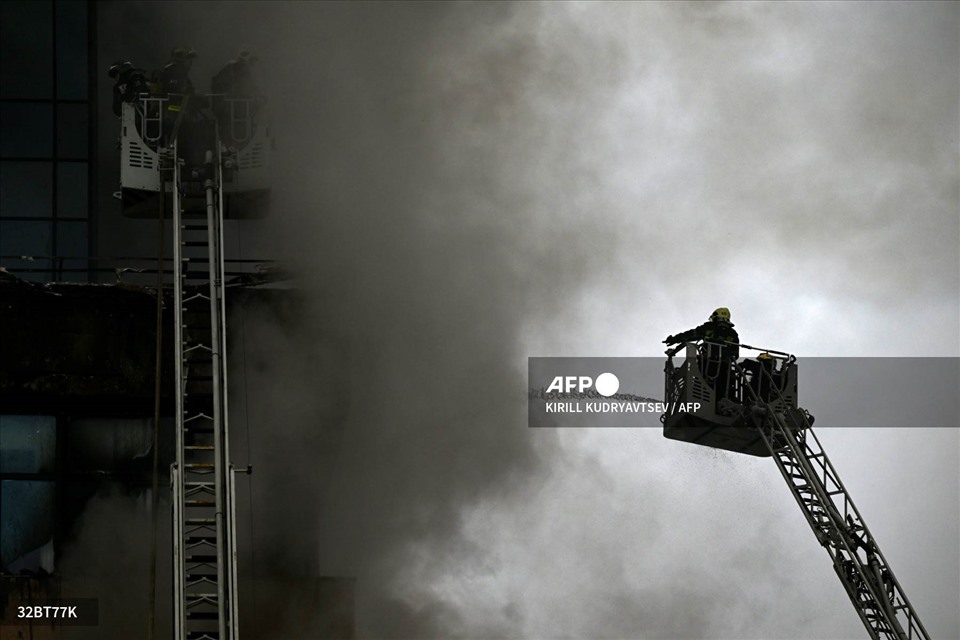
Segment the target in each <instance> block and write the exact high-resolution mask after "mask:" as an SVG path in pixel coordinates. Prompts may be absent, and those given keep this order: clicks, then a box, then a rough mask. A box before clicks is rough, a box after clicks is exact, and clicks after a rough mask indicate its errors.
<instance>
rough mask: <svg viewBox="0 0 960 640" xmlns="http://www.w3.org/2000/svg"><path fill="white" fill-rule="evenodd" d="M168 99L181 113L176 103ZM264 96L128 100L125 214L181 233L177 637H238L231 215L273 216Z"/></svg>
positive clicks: (174, 471)
mask: <svg viewBox="0 0 960 640" xmlns="http://www.w3.org/2000/svg"><path fill="white" fill-rule="evenodd" d="M171 100H173V101H174V102H175V104H176V105H177V109H168V106H169V104H170V101H171ZM260 102H261V101H260V100H257V99H254V98H249V99H241V98H231V97H228V96H225V95H222V94H214V95H193V94H191V95H189V96H171V95H165V96H157V95H148V94H141V95H140V96H139V97H138V99H137V100H136V101H131V102H127V103H124V104H123V105H122V112H121V137H120V148H121V192H120V193H119V194H118V196H119V197H120V199H121V201H122V203H123V211H124V214H125V215H127V216H130V217H156V216H157V215H164V216H165V215H167V214H169V215H170V217H171V219H172V227H173V234H174V237H173V270H172V271H173V282H172V288H173V301H174V307H175V314H174V315H175V319H176V320H175V327H174V348H175V354H174V369H175V375H176V458H175V461H174V462H173V464H172V465H171V470H170V484H171V492H172V507H173V519H172V520H173V588H174V601H173V611H174V621H173V623H174V624H173V627H174V637H175V639H176V640H237V638H238V595H237V594H238V592H237V539H236V504H235V493H236V492H235V475H236V473H237V471H236V470H235V469H234V467H233V464H232V463H231V458H230V432H229V420H228V410H227V408H228V402H227V387H228V385H227V345H226V310H225V282H226V273H225V268H224V262H225V260H224V245H223V236H224V233H223V232H224V220H225V219H226V218H228V217H241V218H243V217H260V216H261V215H263V214H264V212H265V206H266V203H267V197H268V195H269V189H268V183H267V175H266V171H267V169H268V159H269V154H268V151H269V149H270V144H269V132H268V130H267V128H266V127H265V126H263V125H261V124H259V122H258V115H257V114H258V113H259V106H260ZM247 471H249V469H248V470H247Z"/></svg>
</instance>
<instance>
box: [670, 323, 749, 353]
mask: <svg viewBox="0 0 960 640" xmlns="http://www.w3.org/2000/svg"><path fill="white" fill-rule="evenodd" d="M693 340H707V341H709V342H719V343H722V344H724V345H729V346H726V347H724V348H723V358H725V359H727V358H729V359H731V360H736V359H737V358H739V357H740V336H739V335H738V334H737V330H736V329H734V328H733V323H732V322H726V321H723V320H709V321H707V322H704V323H703V324H702V325H700V326H699V327H697V328H696V329H690V330H688V331H684V332H683V333H678V334H677V335H675V336H668V337H667V339H666V340H664V342H665V343H667V344H678V343H680V342H691V341H693Z"/></svg>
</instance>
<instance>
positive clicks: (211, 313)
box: [161, 124, 237, 640]
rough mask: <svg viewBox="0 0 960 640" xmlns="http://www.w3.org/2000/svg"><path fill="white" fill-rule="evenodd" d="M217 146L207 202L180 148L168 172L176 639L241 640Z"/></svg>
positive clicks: (170, 157) (203, 173)
mask: <svg viewBox="0 0 960 640" xmlns="http://www.w3.org/2000/svg"><path fill="white" fill-rule="evenodd" d="M213 126H216V125H215V124H214V125H213ZM213 146H214V149H211V150H209V151H207V153H206V162H205V164H204V166H203V167H201V168H199V177H200V178H202V179H203V197H198V195H197V194H194V193H190V194H188V193H187V192H186V184H185V181H184V176H183V171H184V166H183V160H182V159H180V157H179V153H178V142H177V141H176V140H174V142H173V144H172V145H171V146H170V147H169V148H168V149H167V150H165V151H164V164H163V166H164V167H165V168H166V170H165V171H164V172H163V173H165V174H167V175H169V180H170V183H171V185H172V188H171V190H170V195H171V197H172V210H173V229H174V243H173V247H174V249H173V251H174V261H173V262H174V304H175V306H176V309H177V322H176V327H175V334H174V337H175V340H174V342H175V345H176V355H175V371H176V412H177V413H176V462H175V463H174V464H173V465H172V468H171V474H170V480H171V485H172V491H173V564H174V566H173V571H174V576H173V584H174V630H175V631H174V637H175V638H176V640H236V638H237V572H236V564H237V563H236V533H235V530H236V527H235V522H236V516H235V510H234V470H233V466H232V465H231V464H230V462H229V460H230V456H229V451H230V447H229V437H228V422H227V367H226V317H225V310H224V258H223V251H222V247H223V185H222V171H221V166H222V163H221V158H220V147H221V145H220V136H219V131H217V132H216V135H215V136H214V144H213ZM194 177H197V176H194ZM164 188H165V185H161V189H164Z"/></svg>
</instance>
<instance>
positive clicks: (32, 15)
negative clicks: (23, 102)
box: [0, 0, 53, 99]
mask: <svg viewBox="0 0 960 640" xmlns="http://www.w3.org/2000/svg"><path fill="white" fill-rule="evenodd" d="M52 17H53V3H52V2H35V1H29V2H28V1H25V0H16V1H15V0H4V1H3V2H0V39H2V40H0V41H2V43H3V56H0V92H2V94H3V97H4V98H5V99H11V98H13V99H15V98H48V99H49V98H52V97H53V75H52V69H53V21H52Z"/></svg>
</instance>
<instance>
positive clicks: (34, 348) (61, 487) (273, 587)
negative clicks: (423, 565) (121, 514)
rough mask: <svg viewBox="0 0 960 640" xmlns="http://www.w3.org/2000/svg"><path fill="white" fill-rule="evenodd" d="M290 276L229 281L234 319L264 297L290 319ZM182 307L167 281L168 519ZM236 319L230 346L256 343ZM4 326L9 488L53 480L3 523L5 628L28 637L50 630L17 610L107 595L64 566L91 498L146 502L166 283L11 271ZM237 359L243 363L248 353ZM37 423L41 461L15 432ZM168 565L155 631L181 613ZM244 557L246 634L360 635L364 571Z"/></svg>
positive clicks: (164, 411)
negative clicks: (30, 276)
mask: <svg viewBox="0 0 960 640" xmlns="http://www.w3.org/2000/svg"><path fill="white" fill-rule="evenodd" d="M286 280H288V278H287V276H286V275H284V274H278V273H275V272H273V273H269V274H261V275H247V276H242V277H240V278H235V279H233V280H231V281H229V282H228V283H227V284H228V286H229V287H230V289H229V295H227V303H228V311H229V315H230V318H231V319H233V318H237V319H240V318H242V317H243V315H244V314H245V313H246V312H247V311H248V310H252V309H254V308H266V309H269V310H270V315H271V317H273V318H274V319H275V321H277V322H279V323H280V324H281V325H283V324H284V323H285V322H288V321H292V320H293V319H294V318H296V317H297V315H298V311H297V310H298V308H299V305H300V304H302V302H303V300H302V298H301V296H300V294H299V291H297V290H296V289H291V288H288V285H287V282H285V281H286ZM205 286H206V285H201V287H200V288H203V287H205ZM198 289H199V288H198ZM173 306H174V304H173V297H172V293H171V292H170V291H169V290H165V291H164V314H163V337H162V338H163V348H162V351H161V353H162V357H163V360H162V379H161V382H162V384H161V398H160V399H161V407H160V408H161V416H162V419H161V420H162V421H161V430H160V434H159V435H160V442H159V458H160V460H159V472H160V474H161V478H160V495H161V498H162V499H163V502H164V505H163V506H161V511H162V512H163V513H162V514H161V515H162V517H164V518H165V519H166V520H167V522H168V520H169V516H168V514H167V513H166V511H167V510H168V509H169V502H168V501H167V500H166V498H163V496H164V495H165V494H166V493H167V492H168V484H169V480H168V478H167V475H168V471H169V465H170V463H171V462H172V460H173V458H174V443H173V415H174V411H175V402H174V394H173V391H174V389H173V379H174V375H173V352H174V349H173V322H174V318H175V314H173ZM238 312H239V313H238ZM227 325H228V342H227V344H228V345H231V344H232V345H234V346H233V347H231V351H233V350H234V349H236V348H240V347H242V346H243V344H244V337H243V336H242V335H240V331H242V327H243V324H242V321H240V322H238V321H232V322H231V321H228V323H227ZM0 335H3V336H4V338H3V340H4V348H3V349H2V352H0V406H2V414H3V421H4V424H3V427H4V428H3V432H4V436H6V437H5V438H4V440H5V442H4V443H3V447H2V451H0V453H2V454H3V455H2V457H3V462H4V464H3V465H0V466H2V467H3V468H2V469H0V472H2V473H0V479H2V480H3V481H4V484H5V485H7V488H8V489H9V488H11V487H13V485H17V486H18V487H19V486H24V487H26V485H28V484H29V485H39V484H45V485H47V487H48V488H49V489H50V491H45V492H44V495H43V496H34V497H33V498H31V499H30V500H17V499H15V498H16V496H13V495H12V494H10V495H8V496H6V497H7V498H8V500H6V503H7V504H6V505H5V508H4V523H3V529H4V538H5V540H6V541H7V542H10V545H6V544H5V546H9V547H10V548H8V549H6V551H8V552H10V553H6V554H5V557H4V562H3V563H2V564H3V567H2V570H3V573H2V575H0V617H2V618H3V619H4V622H5V625H6V626H5V627H4V634H6V632H7V631H11V632H13V633H14V635H16V632H17V631H18V630H19V631H22V632H23V634H24V637H31V636H30V635H29V634H30V633H33V634H34V635H33V636H32V637H40V636H37V635H36V634H37V633H38V627H37V626H36V624H33V625H32V626H30V625H27V626H23V627H22V628H21V627H18V626H16V625H14V626H10V624H8V623H10V622H11V617H12V616H14V614H15V612H16V611H17V607H19V606H26V605H32V604H37V603H42V602H45V601H49V600H54V599H57V598H61V597H64V598H65V597H97V596H98V594H97V593H91V592H90V587H89V584H88V583H87V582H86V578H85V577H84V576H83V575H80V576H78V575H74V574H73V573H72V572H71V570H69V568H66V567H65V566H61V564H60V556H61V553H62V551H63V549H64V548H69V545H70V544H71V541H72V539H73V536H74V535H75V534H76V529H77V523H78V522H80V518H81V516H84V514H85V511H86V510H87V509H88V507H89V505H90V504H92V503H91V502H90V499H91V498H92V497H93V496H95V495H105V494H104V491H106V493H107V494H109V495H107V497H106V499H107V500H110V501H114V502H115V501H116V500H117V499H118V496H119V498H123V496H126V497H127V498H129V499H131V500H133V501H135V504H136V507H137V509H141V510H142V509H145V508H148V504H149V499H147V498H145V496H149V490H150V487H151V485H152V441H153V427H152V420H153V413H154V396H155V366H156V362H155V358H156V337H157V336H156V289H155V288H151V287H139V286H133V285H128V284H116V285H104V284H82V285H81V284H67V283H49V284H42V285H41V284H36V283H32V282H28V281H25V280H21V279H19V278H17V277H15V276H14V275H12V274H10V273H8V272H5V271H0ZM234 360H235V365H237V366H240V365H241V364H242V362H243V361H242V359H241V358H235V359H234ZM37 420H41V421H43V422H44V424H43V425H40V426H43V427H44V428H46V427H49V429H48V430H49V431H50V432H51V435H52V440H51V442H52V443H53V444H52V448H54V449H55V451H52V452H41V453H39V454H37V455H35V456H33V457H32V458H31V455H29V452H26V453H25V452H23V451H19V450H20V449H23V448H24V447H21V446H19V445H18V444H17V442H16V437H17V436H16V434H15V431H17V428H16V426H17V425H14V424H13V423H14V422H17V421H20V422H24V421H28V422H29V421H34V422H36V421H37ZM48 422H49V425H48V424H47V423H48ZM38 424H39V423H38ZM31 425H32V423H31ZM31 425H20V426H25V427H26V428H27V431H31V432H32V431H34V430H35V429H34V426H36V425H33V426H31ZM53 434H55V435H53ZM20 444H23V443H20ZM21 453H22V454H24V455H25V456H26V458H24V455H20V454H21ZM24 459H27V462H26V463H23V460H24ZM10 480H13V482H9V481H10ZM18 481H22V482H18ZM260 481H261V482H269V479H268V478H263V479H262V480H260ZM48 494H49V495H48ZM21 497H22V496H21ZM124 499H126V498H124ZM18 505H19V506H18ZM91 513H92V512H91ZM314 515H316V514H314ZM8 516H10V517H8ZM84 517H85V516H84ZM91 517H99V516H91ZM168 528H169V524H167V525H165V526H163V527H161V530H160V533H161V541H160V542H159V544H160V546H161V549H162V548H163V547H164V545H166V546H169V540H167V541H166V542H164V541H163V540H162V539H163V538H164V537H166V536H169V533H168V532H167V529H168ZM248 543H250V544H253V541H252V540H250V541H248ZM142 545H143V547H142V551H143V554H144V555H145V556H146V555H147V554H149V549H148V545H149V540H148V539H144V540H143V542H142ZM138 553H139V552H138ZM54 555H56V561H54V559H53V557H54ZM161 555H163V554H162V553H161ZM168 562H169V561H161V563H160V565H159V567H158V569H159V573H160V574H161V576H160V580H161V583H160V585H159V586H160V588H159V589H158V594H157V606H158V610H157V620H158V627H157V630H158V632H160V633H161V637H163V633H164V631H165V630H166V629H167V627H168V625H169V620H170V618H171V615H172V613H171V611H170V603H169V602H168V601H169V600H170V598H169V596H168V595H167V593H168V592H167V591H165V590H163V587H162V585H163V580H164V578H163V574H165V573H168V572H169V569H168ZM308 564H309V563H308ZM241 567H242V568H241V575H240V584H239V587H240V591H239V595H240V600H241V604H242V606H241V613H240V623H241V624H240V627H241V628H243V629H244V631H245V632H246V633H250V634H253V635H254V636H255V637H259V636H262V635H265V634H266V635H269V634H270V633H274V632H276V630H277V629H285V628H289V629H290V630H291V631H292V630H293V629H294V628H296V629H301V630H304V631H305V632H307V635H305V636H303V637H310V638H328V637H338V638H349V637H353V635H354V601H353V597H354V596H353V593H354V579H353V578H349V577H330V576H317V575H316V574H314V575H313V576H309V575H306V576H302V575H301V576H292V575H282V574H280V573H278V575H263V568H261V569H260V570H259V571H257V569H256V568H253V567H250V566H247V565H241ZM47 568H49V569H50V570H51V571H50V572H48V571H47V570H46V569H47ZM279 571H281V572H282V569H280V570H279ZM271 573H272V572H271ZM166 579H169V578H166ZM78 589H79V591H78ZM145 591H146V588H145V585H144V592H145ZM144 597H146V596H145V595H144ZM100 601H101V609H104V608H106V609H110V608H111V606H110V601H109V597H105V596H103V597H100ZM265 612H271V613H270V614H269V615H266V614H265ZM278 612H283V615H280V614H279V613H278ZM100 615H101V617H100V624H101V626H99V627H98V628H97V629H96V630H97V631H99V632H103V633H106V634H108V635H109V634H111V633H113V631H114V630H115V629H114V627H113V626H112V624H111V617H112V616H111V612H110V611H103V610H101V614H100ZM48 631H49V633H51V634H53V635H49V636H42V637H51V638H61V637H65V638H71V637H91V636H89V635H82V634H83V630H82V629H79V628H72V629H67V628H63V629H60V628H56V629H53V628H48V629H47V631H44V632H43V633H47V632H48ZM90 631H91V630H87V633H88V634H89V632H90ZM61 633H62V634H63V635H61ZM74 634H80V635H76V636H75V635H74Z"/></svg>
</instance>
